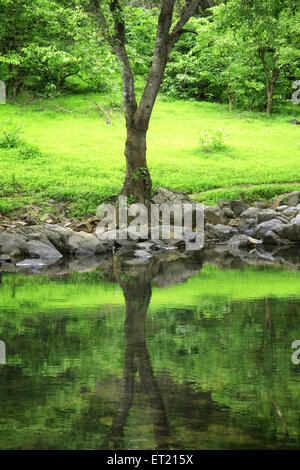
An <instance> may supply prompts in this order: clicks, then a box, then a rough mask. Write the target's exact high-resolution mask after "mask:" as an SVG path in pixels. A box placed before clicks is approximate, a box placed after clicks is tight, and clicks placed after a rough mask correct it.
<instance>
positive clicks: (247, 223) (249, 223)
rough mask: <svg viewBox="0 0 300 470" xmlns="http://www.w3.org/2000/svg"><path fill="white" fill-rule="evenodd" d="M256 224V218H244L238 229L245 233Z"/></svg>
mask: <svg viewBox="0 0 300 470" xmlns="http://www.w3.org/2000/svg"><path fill="white" fill-rule="evenodd" d="M254 226H255V219H242V220H240V221H239V224H238V229H239V231H240V232H241V233H244V234H245V232H246V231H247V230H249V229H252V228H253V227H254Z"/></svg>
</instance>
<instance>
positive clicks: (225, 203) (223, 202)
mask: <svg viewBox="0 0 300 470" xmlns="http://www.w3.org/2000/svg"><path fill="white" fill-rule="evenodd" d="M218 206H219V207H220V209H225V208H229V201H227V199H221V200H220V201H219V202H218Z"/></svg>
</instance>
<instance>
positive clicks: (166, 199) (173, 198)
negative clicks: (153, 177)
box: [152, 188, 191, 204]
mask: <svg viewBox="0 0 300 470" xmlns="http://www.w3.org/2000/svg"><path fill="white" fill-rule="evenodd" d="M152 202H153V203H154V204H187V203H190V204H191V200H190V198H189V197H188V195H187V194H186V193H184V192H182V191H172V190H170V189H166V188H158V189H157V191H156V193H155V195H154V196H153V198H152Z"/></svg>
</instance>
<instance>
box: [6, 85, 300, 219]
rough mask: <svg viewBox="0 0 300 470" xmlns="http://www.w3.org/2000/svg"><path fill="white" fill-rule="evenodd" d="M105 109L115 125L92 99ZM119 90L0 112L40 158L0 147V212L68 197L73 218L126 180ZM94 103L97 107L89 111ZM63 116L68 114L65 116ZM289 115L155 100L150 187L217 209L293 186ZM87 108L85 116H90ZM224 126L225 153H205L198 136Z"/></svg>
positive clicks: (299, 167) (297, 155)
mask: <svg viewBox="0 0 300 470" xmlns="http://www.w3.org/2000/svg"><path fill="white" fill-rule="evenodd" d="M87 98H89V99H93V100H95V101H97V102H98V103H101V104H102V106H104V108H105V109H109V108H111V109H112V110H113V111H112V112H111V111H109V112H110V118H111V121H112V124H110V125H109V124H106V122H105V117H104V115H103V114H102V113H101V112H99V111H98V110H97V109H96V107H95V106H94V105H93V103H92V102H91V101H90V100H89V99H87ZM120 101H121V96H120V92H119V91H118V90H115V91H114V92H112V93H111V94H110V95H100V94H96V93H88V94H74V95H65V96H61V97H59V98H57V99H54V100H51V101H41V100H39V101H35V102H33V103H32V104H31V105H27V106H24V107H23V106H20V105H10V104H7V105H2V106H0V125H1V127H3V128H5V129H7V128H8V127H9V124H6V121H7V120H11V121H15V122H21V123H22V124H23V126H24V127H23V134H22V136H21V137H22V139H23V140H24V141H25V142H27V143H28V144H31V145H36V146H37V147H38V148H39V150H40V152H36V153H32V154H31V153H30V152H29V154H28V152H27V153H26V152H25V153H24V152H23V153H22V152H20V149H22V146H21V147H19V148H12V149H1V148H0V195H1V199H0V213H1V212H2V213H8V212H9V211H13V210H15V209H16V208H18V207H21V206H24V205H26V204H29V203H38V204H42V203H43V202H45V201H47V200H48V199H50V198H53V199H56V200H62V201H69V203H70V205H71V207H72V210H73V213H74V214H77V215H80V214H83V213H86V212H93V211H95V209H96V207H97V205H98V204H100V203H101V202H103V201H105V200H107V199H108V198H109V197H110V196H112V195H114V194H117V193H118V192H119V191H120V189H121V187H122V183H123V177H124V169H125V159H124V156H123V148H124V139H125V129H124V120H123V117H122V114H121V112H120V110H119V109H120ZM53 105H54V106H53ZM93 107H94V109H92V108H93ZM61 108H63V109H64V110H69V111H72V110H73V112H71V113H68V112H62V110H61ZM298 108H299V107H297V106H294V107H293V110H292V111H293V115H291V114H290V115H289V114H284V115H276V116H274V117H271V118H268V117H267V116H265V115H264V114H263V113H261V114H260V113H250V112H241V111H234V112H231V113H230V112H228V110H227V107H226V106H224V105H220V104H216V103H206V102H205V103H204V102H194V101H171V100H167V99H165V98H164V97H163V96H159V98H158V101H157V103H156V106H155V109H154V113H153V117H152V120H151V124H150V129H149V135H148V164H149V168H150V171H151V175H152V179H153V188H154V189H156V188H157V187H159V186H163V187H167V188H170V189H177V190H182V191H186V192H188V193H191V194H192V195H193V197H194V199H196V200H198V201H203V202H206V203H215V202H217V201H218V200H219V199H221V198H223V197H227V198H231V199H232V198H235V197H242V198H244V199H246V200H249V201H250V200H255V199H256V200H257V199H268V198H271V197H273V196H275V195H276V194H279V193H282V192H285V191H292V190H295V189H300V128H299V127H298V126H293V125H291V124H289V123H288V121H289V120H291V119H293V118H295V117H297V116H298V117H299V114H300V110H299V109H298ZM87 112H88V113H87ZM218 128H222V129H224V131H225V132H227V134H229V138H228V140H227V141H226V146H225V148H224V149H222V150H220V151H217V152H212V153H205V152H204V151H202V150H201V147H200V143H199V133H200V132H201V131H203V130H206V129H218Z"/></svg>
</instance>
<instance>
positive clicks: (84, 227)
mask: <svg viewBox="0 0 300 470" xmlns="http://www.w3.org/2000/svg"><path fill="white" fill-rule="evenodd" d="M75 230H76V231H77V232H86V233H91V232H92V226H91V224H89V223H88V222H80V223H79V224H77V225H76V226H75Z"/></svg>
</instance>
